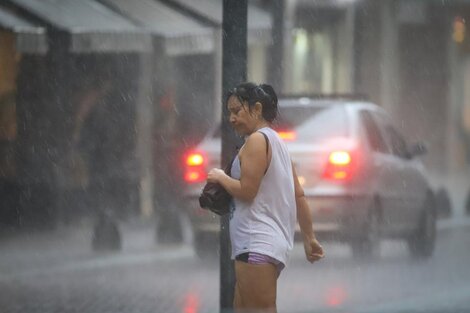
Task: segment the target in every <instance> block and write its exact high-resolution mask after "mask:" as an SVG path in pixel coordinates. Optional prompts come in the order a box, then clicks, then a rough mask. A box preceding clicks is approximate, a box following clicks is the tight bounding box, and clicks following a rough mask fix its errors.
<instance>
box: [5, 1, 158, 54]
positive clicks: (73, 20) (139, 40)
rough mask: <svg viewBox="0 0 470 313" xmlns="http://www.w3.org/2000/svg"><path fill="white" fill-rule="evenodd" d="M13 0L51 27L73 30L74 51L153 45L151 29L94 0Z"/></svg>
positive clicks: (127, 49) (141, 48) (135, 49)
mask: <svg viewBox="0 0 470 313" xmlns="http://www.w3.org/2000/svg"><path fill="white" fill-rule="evenodd" d="M9 1H10V2H11V3H13V4H14V5H15V6H18V7H20V8H22V9H24V10H26V11H28V13H31V14H33V15H35V16H36V17H38V18H39V19H41V20H43V21H44V22H45V23H46V24H48V25H49V26H50V27H53V28H55V29H58V30H61V31H65V32H67V33H69V34H70V46H69V50H70V51H71V52H75V53H86V52H142V51H149V50H150V49H151V48H152V44H151V36H150V35H149V34H148V33H147V32H145V31H144V30H142V29H140V28H138V27H137V26H135V25H134V24H132V23H131V22H130V21H128V20H127V19H125V18H124V17H122V16H120V15H118V14H117V13H114V12H113V11H112V10H111V9H109V8H107V7H105V6H104V5H102V4H101V3H98V2H95V1H93V0H9Z"/></svg>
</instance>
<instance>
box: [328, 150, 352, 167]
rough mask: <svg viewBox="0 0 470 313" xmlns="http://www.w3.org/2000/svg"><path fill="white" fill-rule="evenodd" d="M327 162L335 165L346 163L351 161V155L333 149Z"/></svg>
mask: <svg viewBox="0 0 470 313" xmlns="http://www.w3.org/2000/svg"><path fill="white" fill-rule="evenodd" d="M329 162H330V163H332V164H335V165H343V166H344V165H348V164H349V163H351V155H350V154H349V152H346V151H335V152H332V153H331V154H330V157H329Z"/></svg>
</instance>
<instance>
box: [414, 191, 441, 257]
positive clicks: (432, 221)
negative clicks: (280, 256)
mask: <svg viewBox="0 0 470 313" xmlns="http://www.w3.org/2000/svg"><path fill="white" fill-rule="evenodd" d="M436 222H437V216H436V208H435V202H434V199H433V197H432V196H431V195H428V197H427V198H426V201H425V205H424V209H423V212H422V214H421V218H420V220H419V224H418V227H417V229H416V231H415V232H414V234H413V235H412V236H411V237H410V238H408V248H409V250H410V254H411V256H412V257H413V258H416V259H423V258H429V257H431V256H432V254H433V252H434V248H435V245H436Z"/></svg>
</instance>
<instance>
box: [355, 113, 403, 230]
mask: <svg viewBox="0 0 470 313" xmlns="http://www.w3.org/2000/svg"><path fill="white" fill-rule="evenodd" d="M359 115H360V119H361V124H362V125H363V128H364V132H365V136H366V139H367V142H368V146H369V154H370V157H369V171H370V172H369V173H370V174H369V179H368V181H369V184H370V187H369V190H370V192H371V194H373V195H374V196H375V195H377V196H378V197H379V200H380V206H381V210H382V218H383V223H382V232H383V233H387V232H393V231H396V230H399V229H400V226H401V225H399V215H400V211H401V209H397V208H396V203H397V198H399V197H400V195H401V180H400V177H399V175H398V173H397V162H396V161H395V159H394V156H393V154H392V153H391V150H390V148H389V146H388V144H387V142H386V140H385V139H384V132H383V131H382V130H381V129H380V127H379V125H378V122H377V120H378V117H377V116H376V113H375V112H374V111H371V110H362V111H361V112H360V113H359Z"/></svg>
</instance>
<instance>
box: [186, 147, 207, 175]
mask: <svg viewBox="0 0 470 313" xmlns="http://www.w3.org/2000/svg"><path fill="white" fill-rule="evenodd" d="M185 163H186V164H185V165H186V169H185V173H184V180H185V181H186V182H188V183H199V182H203V181H204V180H206V178H207V174H206V171H205V169H204V164H205V159H204V156H203V155H202V154H201V153H199V152H191V153H189V154H188V155H186V157H185Z"/></svg>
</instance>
